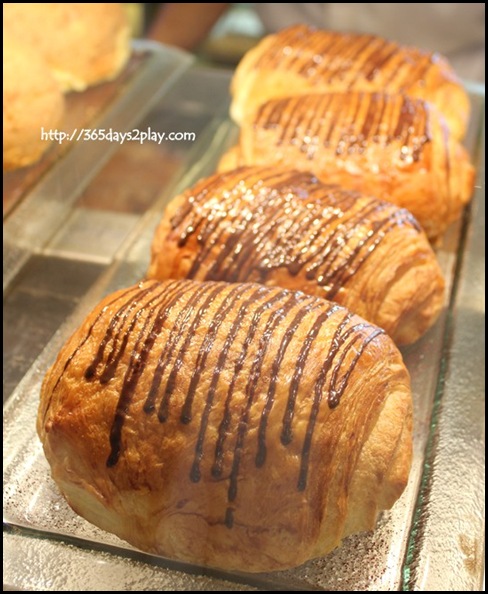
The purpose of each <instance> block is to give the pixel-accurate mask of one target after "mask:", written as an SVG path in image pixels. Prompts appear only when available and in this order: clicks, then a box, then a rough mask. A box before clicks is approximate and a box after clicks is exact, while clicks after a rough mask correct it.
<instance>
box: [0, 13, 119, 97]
mask: <svg viewBox="0 0 488 594" xmlns="http://www.w3.org/2000/svg"><path fill="white" fill-rule="evenodd" d="M3 30H4V34H5V32H6V33H7V34H9V35H11V36H12V37H13V38H15V39H19V40H22V43H23V44H25V45H29V46H30V47H32V48H33V49H34V50H35V51H36V52H37V53H38V54H40V55H41V56H42V57H43V58H44V59H45V60H46V62H47V63H48V65H49V67H50V69H51V70H52V72H53V74H54V76H55V77H56V79H57V80H58V82H59V83H60V85H61V87H62V89H63V90H64V91H68V90H75V91H82V90H84V89H85V88H86V87H88V86H90V85H93V84H96V83H99V82H102V81H105V80H110V79H112V78H114V77H115V76H116V75H117V74H118V73H119V72H120V70H121V69H122V67H123V65H124V64H125V62H126V60H127V58H128V56H129V53H130V28H129V23H128V19H127V16H126V12H125V11H124V9H123V7H122V4H120V3H117V2H115V3H108V2H101V3H96V2H91V3H86V4H84V3H79V2H78V3H77V2H68V3H62V2H44V3H39V4H35V3H32V2H28V3H13V2H6V3H4V5H3Z"/></svg>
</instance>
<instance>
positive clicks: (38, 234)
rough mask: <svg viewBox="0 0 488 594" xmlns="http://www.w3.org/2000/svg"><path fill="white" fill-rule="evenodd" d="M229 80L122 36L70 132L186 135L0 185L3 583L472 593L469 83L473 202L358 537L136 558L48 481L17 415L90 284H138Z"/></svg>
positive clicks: (473, 216)
mask: <svg viewBox="0 0 488 594" xmlns="http://www.w3.org/2000/svg"><path fill="white" fill-rule="evenodd" d="M231 75H232V73H231V72H229V71H226V70H220V69H214V68H210V67H205V66H202V65H199V64H197V63H195V62H194V61H192V60H191V59H190V58H189V57H188V56H187V55H186V54H183V53H181V52H177V51H175V50H171V49H169V48H160V47H159V46H154V45H152V44H146V43H139V44H135V46H134V51H133V56H132V58H131V60H130V62H129V63H128V65H127V67H126V69H125V70H124V72H123V73H122V74H121V75H120V77H119V78H118V79H116V80H115V81H114V82H112V83H105V84H104V85H102V86H100V87H96V88H94V89H93V90H91V91H89V92H87V93H86V94H82V95H80V96H77V97H74V98H73V101H76V105H77V107H76V109H75V108H73V110H72V112H71V114H72V116H71V117H73V118H74V117H77V118H79V120H78V121H77V122H73V124H72V125H73V126H79V127H83V128H89V129H110V128H111V129H113V130H117V131H120V132H123V131H131V130H133V129H138V130H149V129H151V130H157V131H164V132H166V133H170V132H178V133H182V132H188V133H190V134H189V135H188V136H187V137H186V139H185V138H184V137H183V136H182V135H180V136H179V138H180V140H177V141H174V142H169V141H168V142H161V143H160V144H158V143H157V142H143V143H141V142H132V143H130V144H129V143H124V144H119V143H116V142H95V141H91V142H79V143H76V142H75V143H73V144H72V145H71V146H68V145H66V146H61V147H54V151H53V152H50V153H48V154H47V155H46V157H45V160H43V161H42V162H41V163H40V164H38V165H36V166H34V167H33V168H31V169H29V170H27V171H24V172H22V173H19V172H14V173H12V174H7V175H6V176H5V178H4V434H3V439H4V507H3V514H4V516H3V517H4V536H3V539H4V589H20V590H78V589H84V590H117V591H122V590H227V591H229V590H347V591H351V590H372V591H374V590H478V589H480V586H481V582H482V577H483V570H484V383H483V373H482V370H483V368H484V352H483V350H484V334H483V328H484V282H483V279H484V121H483V117H484V88H481V87H479V86H477V85H472V84H469V83H467V85H466V87H467V90H468V92H469V96H470V99H471V104H472V114H471V120H470V124H469V130H468V134H467V137H466V140H465V145H466V147H467V149H468V151H469V153H470V155H471V158H472V160H473V163H474V164H475V166H476V169H477V178H476V184H475V193H474V198H473V201H472V202H471V204H470V205H469V206H468V207H467V208H466V209H465V211H464V214H463V217H462V219H461V220H460V221H458V222H457V223H455V224H453V225H451V226H450V227H449V229H448V231H447V232H446V234H445V236H444V238H443V241H442V243H441V244H440V245H439V246H438V247H437V248H436V253H437V256H438V260H439V263H440V266H441V268H442V271H443V273H444V275H445V278H446V283H447V290H446V295H445V301H444V308H443V311H442V314H441V316H440V318H439V319H438V321H437V323H436V324H435V326H434V327H433V328H431V329H430V330H429V331H428V332H427V334H426V335H425V336H423V338H421V339H420V340H419V341H417V342H416V343H415V344H413V345H410V346H408V347H403V348H402V354H403V356H404V360H405V363H406V365H407V368H408V370H409V372H410V375H411V380H412V389H413V394H414V458H413V466H412V471H411V473H410V479H409V482H408V485H407V488H406V490H405V491H404V493H403V495H402V496H401V498H400V500H399V501H398V502H397V503H396V504H395V505H394V507H393V508H392V509H391V510H390V511H388V512H384V513H383V514H382V515H381V518H380V520H379V523H378V526H377V528H376V530H374V531H372V532H367V533H361V534H359V535H354V536H350V537H348V538H347V539H346V540H345V541H344V543H343V545H342V547H340V548H339V549H336V550H335V551H333V552H332V553H330V554H329V555H327V556H325V557H323V558H320V559H316V560H314V561H310V562H308V563H306V564H304V565H302V566H300V567H298V568H296V569H293V570H287V571H279V572H273V573H267V574H245V573H236V572H225V571H217V570H214V569H208V568H203V567H198V566H193V565H189V564H185V563H181V562H177V561H174V560H169V559H164V558H161V557H157V556H154V555H150V554H146V553H142V552H140V551H138V550H136V549H134V548H133V547H131V546H130V545H128V544H127V543H125V542H123V541H121V540H119V539H118V538H117V537H115V536H114V535H112V534H109V533H107V532H104V531H102V530H100V529H98V528H96V527H95V526H93V525H91V524H89V523H88V522H86V521H85V520H83V519H82V518H81V517H79V516H77V515H76V514H75V513H74V512H73V511H72V510H71V509H70V508H69V506H68V505H67V503H66V502H65V501H64V499H63V498H62V497H61V495H60V494H59V492H58V490H57V488H56V485H55V484H54V482H53V481H52V479H51V476H50V470H49V466H48V463H47V461H46V460H45V458H44V454H43V451H42V446H41V444H40V442H39V439H38V437H37V434H36V428H35V420H36V414H37V407H38V403H39V393H40V386H41V382H42V380H43V377H44V375H45V373H46V371H47V369H48V367H49V366H50V365H51V364H52V362H53V361H54V359H55V357H56V355H57V353H58V351H59V349H60V348H61V346H62V345H63V344H64V342H65V341H66V340H67V338H68V337H69V336H70V335H71V334H72V332H73V331H74V329H75V328H77V327H78V326H79V325H80V323H81V322H82V321H83V319H84V318H85V316H86V315H87V313H88V312H89V311H90V310H91V309H92V308H93V307H94V305H95V304H96V303H98V302H99V301H100V300H101V299H102V298H103V297H104V296H106V295H107V294H108V293H110V292H112V291H115V290H117V289H120V288H124V287H127V286H129V285H132V284H134V283H136V282H138V281H139V280H141V279H142V278H143V277H144V276H145V274H146V271H147V268H148V265H149V260H150V246H151V242H152V239H153V236H154V231H155V229H156V227H157V225H158V223H159V221H160V219H161V216H162V213H163V212H164V209H165V207H166V205H167V204H168V202H169V200H170V199H171V198H172V197H173V196H175V195H176V194H178V193H180V192H182V191H183V190H184V189H186V188H188V187H189V186H191V185H192V184H193V183H195V182H196V181H197V180H198V179H200V178H201V177H203V176H206V175H209V174H211V173H213V172H214V171H215V169H216V167H217V164H218V162H219V160H220V158H221V156H222V155H223V154H224V153H225V152H226V151H227V150H228V149H229V147H231V146H232V145H233V144H234V143H235V141H236V138H237V128H236V126H235V124H234V123H232V121H231V120H230V118H229V115H228V112H229V103H230V97H229V84H230V79H231Z"/></svg>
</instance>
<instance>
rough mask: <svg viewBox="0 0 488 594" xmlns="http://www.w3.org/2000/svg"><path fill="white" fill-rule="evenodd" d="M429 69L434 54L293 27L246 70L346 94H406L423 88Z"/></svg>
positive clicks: (373, 39) (366, 38) (372, 38)
mask: <svg viewBox="0 0 488 594" xmlns="http://www.w3.org/2000/svg"><path fill="white" fill-rule="evenodd" d="M434 66H435V55H434V54H432V53H429V52H422V51H420V50H417V49H415V48H412V47H402V46H400V45H398V44H396V43H394V42H391V41H388V40H386V39H383V38H381V37H377V36H374V35H365V34H352V33H349V34H346V33H339V32H331V31H321V30H316V29H313V28H311V27H307V26H305V25H297V26H294V27H289V28H287V29H284V30H282V31H280V32H279V33H277V34H275V35H274V36H273V43H268V44H267V46H266V51H264V52H262V53H261V55H259V56H257V59H256V60H255V61H254V63H253V64H252V66H251V67H252V68H254V69H262V70H275V69H276V68H280V69H283V70H287V71H290V72H295V73H297V74H298V75H300V76H302V77H303V78H305V79H307V82H308V83H309V84H311V85H316V86H317V87H320V86H321V85H322V86H324V85H331V86H334V87H335V88H336V89H338V90H339V89H340V90H351V89H359V88H361V89H370V88H371V85H372V84H374V85H375V87H376V88H382V89H384V90H387V91H388V90H390V91H391V90H394V91H407V90H408V89H411V88H413V87H418V86H419V84H422V82H421V81H423V80H424V79H425V77H426V76H427V75H428V73H429V70H430V69H431V68H432V67H434ZM419 81H420V83H419Z"/></svg>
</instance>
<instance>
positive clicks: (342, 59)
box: [230, 25, 470, 139]
mask: <svg viewBox="0 0 488 594" xmlns="http://www.w3.org/2000/svg"><path fill="white" fill-rule="evenodd" d="M343 91H369V92H371V91H384V92H388V93H395V92H401V93H404V94H406V95H409V96H411V97H415V98H419V99H424V100H426V101H429V102H430V103H433V104H434V105H435V106H436V107H437V108H438V109H439V111H440V112H441V113H443V114H444V116H445V118H446V120H447V123H448V125H449V128H450V130H451V133H452V134H453V136H455V137H456V138H459V139H460V138H463V136H464V134H465V132H466V127H467V124H468V120H469V110H470V104H469V97H468V95H467V93H466V91H465V90H464V88H463V86H462V84H461V82H460V81H459V79H458V78H457V76H456V74H455V72H454V70H453V69H452V68H451V66H450V65H449V63H448V62H447V60H445V59H444V58H443V57H442V56H440V55H439V54H435V53H432V52H425V51H421V50H419V49H417V48H416V47H410V46H401V45H399V44H397V43H394V42H392V41H388V40H387V39H384V38H382V37H377V36H375V35H366V34H354V33H347V34H346V33H337V32H333V31H325V30H319V29H314V28H312V27H308V26H306V25H296V26H294V27H289V28H287V29H284V30H282V31H280V32H279V33H276V34H273V35H268V36H267V37H265V38H264V39H263V40H262V41H261V42H260V43H259V44H258V45H257V46H256V47H254V48H253V49H252V50H250V51H249V52H248V53H247V54H246V55H245V56H244V58H243V59H242V60H241V62H240V63H239V65H238V67H237V69H236V72H235V74H234V77H233V80H232V84H231V93H232V104H231V110H230V111H231V116H232V118H233V119H234V120H235V121H236V122H237V123H238V124H241V123H242V122H243V120H244V118H245V117H246V115H248V114H250V113H252V112H254V111H255V110H256V109H257V108H258V107H259V106H260V105H262V104H263V103H265V102H266V101H268V100H269V99H273V98H278V97H287V96H290V95H303V94H308V93H326V92H343Z"/></svg>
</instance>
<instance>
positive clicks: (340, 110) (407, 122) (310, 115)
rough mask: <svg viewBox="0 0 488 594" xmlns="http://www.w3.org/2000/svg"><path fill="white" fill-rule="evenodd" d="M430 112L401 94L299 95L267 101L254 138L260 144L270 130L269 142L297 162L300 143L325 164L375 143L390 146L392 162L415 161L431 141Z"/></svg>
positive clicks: (366, 149) (310, 156) (259, 113)
mask: <svg viewBox="0 0 488 594" xmlns="http://www.w3.org/2000/svg"><path fill="white" fill-rule="evenodd" d="M429 117H430V113H429V106H428V104H426V103H425V102H424V101H422V100H420V99H412V98H409V97H406V96H403V95H401V94H394V95H387V94H384V93H364V92H358V91H356V92H354V91H351V92H349V93H326V94H323V95H322V94H320V95H319V94H318V95H300V96H297V97H287V98H284V99H272V100H270V101H268V102H267V103H265V104H264V105H262V106H261V107H260V108H259V109H258V111H257V113H256V118H255V121H254V127H253V130H252V134H251V136H250V142H251V145H252V144H253V143H254V144H255V145H256V147H259V143H260V142H262V141H263V136H262V135H263V134H264V133H265V134H266V137H265V138H267V139H268V140H267V142H268V143H269V142H270V143H271V144H272V145H273V146H276V147H277V148H278V147H279V148H280V149H281V151H280V158H281V159H282V160H283V159H285V160H287V161H288V162H293V158H294V157H295V158H296V156H297V153H296V149H297V148H299V150H300V151H301V152H304V153H306V154H307V157H308V159H311V160H312V159H314V158H315V157H317V159H319V160H320V162H321V163H322V167H324V168H325V166H324V164H323V163H324V159H325V160H327V159H334V160H335V158H336V157H337V156H339V155H348V156H350V155H354V154H363V153H368V152H370V151H373V150H375V146H376V145H377V146H380V147H381V148H383V149H388V152H387V153H385V155H388V157H389V159H390V160H392V162H396V163H402V162H407V163H411V162H417V161H419V160H420V158H421V155H422V151H423V150H424V146H425V145H426V144H427V143H429V142H431V135H430V130H429V126H428V122H429ZM261 130H262V132H260V131H261ZM320 146H321V147H323V148H322V149H321V150H320V151H319V152H317V147H320ZM328 151H330V154H329V152H328ZM349 158H350V157H349ZM388 162H390V161H388Z"/></svg>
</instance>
